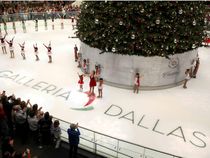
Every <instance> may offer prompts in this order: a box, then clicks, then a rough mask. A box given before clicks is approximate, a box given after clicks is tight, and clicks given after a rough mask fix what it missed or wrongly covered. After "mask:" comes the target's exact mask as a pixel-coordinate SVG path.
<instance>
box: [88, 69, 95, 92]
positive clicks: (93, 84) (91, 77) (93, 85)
mask: <svg viewBox="0 0 210 158" xmlns="http://www.w3.org/2000/svg"><path fill="white" fill-rule="evenodd" d="M95 86H96V79H95V71H92V73H91V74H90V83H89V87H90V91H89V95H94V94H95V93H94V87H95Z"/></svg>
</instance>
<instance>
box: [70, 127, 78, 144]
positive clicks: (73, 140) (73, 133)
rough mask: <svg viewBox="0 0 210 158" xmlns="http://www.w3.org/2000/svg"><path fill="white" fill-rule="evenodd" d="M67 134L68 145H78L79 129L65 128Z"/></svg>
mask: <svg viewBox="0 0 210 158" xmlns="http://www.w3.org/2000/svg"><path fill="white" fill-rule="evenodd" d="M67 133H68V136H69V144H70V145H78V144H79V135H80V131H79V129H78V128H77V129H72V128H69V129H68V130H67Z"/></svg>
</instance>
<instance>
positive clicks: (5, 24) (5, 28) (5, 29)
mask: <svg viewBox="0 0 210 158" xmlns="http://www.w3.org/2000/svg"><path fill="white" fill-rule="evenodd" d="M3 23H4V31H5V33H6V34H8V33H7V23H6V22H5V21H4V22H3Z"/></svg>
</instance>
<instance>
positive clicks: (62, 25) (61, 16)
mask: <svg viewBox="0 0 210 158" xmlns="http://www.w3.org/2000/svg"><path fill="white" fill-rule="evenodd" d="M59 16H60V18H61V30H63V29H64V24H63V19H64V15H59Z"/></svg>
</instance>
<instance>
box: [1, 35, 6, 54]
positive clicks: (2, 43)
mask: <svg viewBox="0 0 210 158" xmlns="http://www.w3.org/2000/svg"><path fill="white" fill-rule="evenodd" d="M6 36H7V34H5V35H4V37H2V34H0V40H1V48H2V52H3V54H7V50H6V43H5V38H6Z"/></svg>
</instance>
